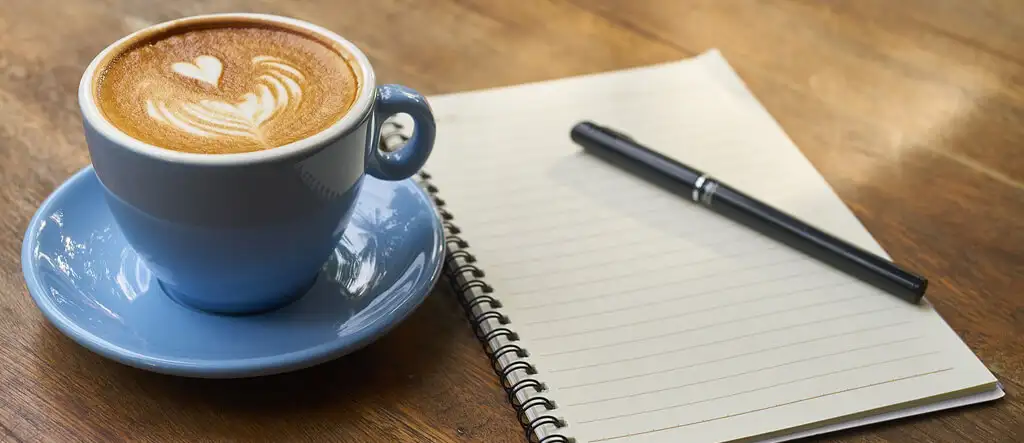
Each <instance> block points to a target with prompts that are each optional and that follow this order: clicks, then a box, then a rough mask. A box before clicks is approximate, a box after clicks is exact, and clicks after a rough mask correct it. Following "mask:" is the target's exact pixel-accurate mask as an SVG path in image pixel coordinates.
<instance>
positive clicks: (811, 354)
mask: <svg viewBox="0 0 1024 443" xmlns="http://www.w3.org/2000/svg"><path fill="white" fill-rule="evenodd" d="M430 102H431V104H432V106H433V108H434V112H435V115H436V118H437V121H438V135H437V140H436V145H435V146H436V147H435V149H434V152H433V154H432V156H431V159H430V160H429V161H428V163H427V165H426V167H425V168H424V172H423V173H422V174H421V176H420V180H419V182H420V183H421V185H422V186H423V187H424V188H425V189H426V190H428V191H429V192H431V193H432V194H433V195H434V197H435V201H436V203H437V207H438V211H439V213H440V215H441V217H442V218H443V219H444V224H445V228H446V230H447V233H446V234H447V245H448V252H447V254H448V260H447V276H448V278H447V280H448V281H449V282H451V284H452V285H453V286H454V288H455V291H456V293H457V294H459V296H460V297H461V298H462V302H463V303H464V306H465V307H466V311H467V315H468V317H469V321H470V323H471V324H472V325H473V326H474V328H475V330H476V333H477V335H478V336H479V338H480V340H481V343H482V344H483V346H484V347H485V349H486V351H487V354H488V355H489V356H490V358H491V361H492V364H493V366H494V369H495V371H496V373H497V375H498V377H499V379H500V380H501V382H502V384H503V385H504V387H505V389H506V391H507V393H508V401H509V402H510V403H511V405H512V406H513V407H514V410H515V411H516V413H517V415H518V418H519V420H520V422H521V423H522V424H523V427H524V430H525V437H526V439H528V440H529V441H540V442H544V443H554V442H569V441H572V442H577V443H585V442H589V443H602V442H609V443H626V442H681V441H685V442H721V441H782V440H788V439H793V438H797V437H804V436H808V435H814V434H820V433H824V432H829V431H833V430H837V429H842V428H847V427H851V426H858V425H863V424H867V423H871V422H878V421H883V420H890V419H893V418H898V417H901V416H906V415H912V414H920V413H924V412H928V411H934V410H938V409H945V408H951V407H955V406H959V405H965V404H968V403H975V402H980V401H985V400H992V399H996V398H999V397H1001V396H1002V395H1003V392H1002V390H1001V389H1000V386H999V385H998V383H997V381H996V379H995V377H994V376H993V375H992V374H991V373H990V372H989V371H988V370H987V369H986V368H985V366H984V365H983V364H982V363H981V362H980V361H979V359H978V358H976V357H975V355H974V354H973V353H972V352H971V351H970V349H968V348H967V346H965V344H964V343H963V342H962V341H961V340H960V339H959V337H958V336H957V335H956V334H955V333H954V332H953V331H952V330H951V329H950V328H949V327H948V326H947V325H946V323H945V322H944V321H943V320H942V318H941V317H940V316H939V315H938V314H937V313H936V312H935V311H934V310H933V309H932V308H931V307H930V306H929V305H927V303H926V304H924V305H921V306H914V305H911V304H909V303H906V302H904V301H902V300H900V299H897V298H896V297H893V296H890V295H887V294H883V293H881V292H879V291H877V290H875V289H873V288H871V287H869V286H867V285H865V284H862V283H860V282H858V281H855V280H853V279H851V278H849V277H847V276H846V275H845V274H841V273H838V272H836V271H834V270H832V269H831V268H829V267H827V266H825V265H822V264H820V263H818V262H816V261H814V260H812V259H810V258H808V257H806V256H804V255H802V254H800V253H799V252H796V251H794V250H791V249H788V248H787V247H785V246H783V245H780V244H778V243H775V242H773V241H772V240H770V239H768V238H766V237H762V236H761V235H759V234H757V233H755V232H752V231H750V230H747V229H745V228H743V227H741V226H740V225H737V224H733V223H731V222H730V221H728V220H725V219H723V218H721V217H719V216H717V215H716V214H714V213H712V212H710V211H707V210H704V209H702V208H700V207H698V206H694V205H691V204H689V203H688V202H686V201H683V200H680V198H679V197H678V196H676V195H674V194H670V193H667V192H665V191H663V190H661V188H658V187H655V186H652V185H649V184H647V183H646V182H644V181H642V180H640V179H637V178H635V177H633V176H631V175H629V174H626V173H624V172H622V171H621V170H619V169H617V168H615V167H614V166H611V165H608V164H606V163H604V162H602V161H600V160H597V159H595V158H591V157H590V156H588V155H587V154H585V153H583V152H582V151H581V150H580V149H579V148H578V147H577V146H575V145H574V144H573V143H572V142H571V141H570V139H569V130H570V128H571V127H572V125H573V124H575V123H576V122H578V121H581V120H593V121H596V122H598V123H601V124H607V125H610V126H612V127H615V128H617V129H620V130H623V131H624V132H626V133H628V134H629V135H631V136H632V137H634V138H636V139H637V140H638V141H640V142H641V143H644V144H646V145H648V146H651V147H653V148H655V149H658V150H660V151H662V152H663V153H665V154H667V155H669V156H672V157H675V158H677V159H679V160H680V161H682V162H684V163H688V164H691V165H693V166H694V167H697V168H698V169H702V170H704V171H706V172H708V173H710V174H712V175H714V176H718V177H719V178H721V179H722V180H723V181H725V182H727V183H730V184H732V185H733V186H735V187H737V188H739V189H740V190H742V191H744V192H747V193H749V194H751V195H753V196H754V197H756V198H760V199H762V200H764V201H766V202H767V203H769V204H771V205H775V206H777V207H779V208H782V209H783V210H785V211H787V212H790V213H792V214H794V215H796V216H797V217H799V218H802V219H804V220H807V221H808V222H810V223H811V224H813V225H816V226H818V227H819V228H822V229H823V230H825V231H828V232H830V233H832V234H834V235H837V236H839V237H842V238H845V239H847V240H849V241H852V242H854V243H856V244H858V245H860V246H862V247H864V248H866V249H868V250H871V251H873V252H876V253H878V254H880V255H882V256H886V254H885V251H884V250H882V248H881V247H880V246H879V245H878V244H877V243H876V242H875V241H874V240H873V239H872V237H871V235H870V234H869V233H868V232H867V230H866V229H865V228H864V227H863V226H862V225H861V224H860V223H859V222H858V220H857V219H856V217H855V216H854V215H853V213H852V212H851V211H850V210H849V209H848V208H847V207H846V206H845V205H844V204H843V202H842V201H841V200H840V199H839V198H838V196H837V195H836V194H835V193H834V192H833V191H832V190H831V188H830V187H829V185H828V184H827V182H826V181H825V180H824V179H823V178H822V177H821V176H820V175H819V174H818V173H817V172H816V171H815V169H814V168H813V166H812V165H811V164H810V162H809V161H808V160H806V159H805V158H804V157H803V156H802V155H801V153H800V151H799V149H798V148H797V147H796V146H795V145H794V144H793V143H792V142H791V141H790V139H789V138H788V137H787V136H786V135H785V133H784V132H783V131H782V129H781V128H780V127H779V125H778V124H777V123H776V122H775V121H774V120H773V119H772V118H771V117H770V116H769V115H768V113H767V112H766V111H765V109H764V108H763V107H762V106H761V105H760V104H759V103H758V102H757V100H756V99H755V98H754V97H753V96H752V95H751V94H750V92H749V91H748V90H747V89H746V87H745V86H744V84H743V83H742V81H741V80H740V79H739V77H738V76H737V75H736V74H735V73H734V72H733V71H732V70H731V68H730V67H729V65H728V63H727V62H726V61H725V59H724V58H723V57H722V56H721V54H719V53H718V52H717V51H709V52H707V53H704V54H701V55H699V56H697V57H694V58H692V59H687V60H682V61H678V62H674V63H665V64H659V65H654V66H647V67H640V68H634V69H628V70H622V71H616V72H604V73H598V74H592V75H585V76H578V77H572V78H565V79H559V80H552V81H545V82H538V83H532V84H525V85H516V86H510V87H503V88H495V89H489V90H482V91H470V92H463V93H456V94H450V95H443V96H437V97H432V98H431V99H430ZM392 123H393V125H392V126H390V129H389V130H388V132H387V133H386V134H385V136H384V137H383V140H384V143H386V144H387V145H388V146H391V147H393V146H396V145H398V144H400V143H401V142H402V140H403V139H404V138H405V137H407V136H408V134H409V131H410V127H409V122H408V121H405V120H403V119H396V120H394V121H393V122H392Z"/></svg>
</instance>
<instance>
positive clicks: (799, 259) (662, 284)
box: [502, 257, 809, 311]
mask: <svg viewBox="0 0 1024 443" xmlns="http://www.w3.org/2000/svg"><path fill="white" fill-rule="evenodd" d="M801 262H809V260H807V259H805V258H803V257H797V258H793V259H791V260H789V261H781V262H772V263H767V264H764V265H761V266H751V267H745V268H743V271H751V270H758V269H765V268H771V267H773V266H780V265H791V264H794V263H801ZM721 275H722V274H711V275H699V276H696V277H694V276H687V277H686V278H681V279H678V280H668V281H665V282H660V283H656V284H652V285H647V286H636V285H633V286H632V289H630V290H627V291H613V292H609V293H602V292H598V293H597V294H593V293H591V294H590V295H589V296H587V297H577V298H566V299H560V300H555V301H551V302H549V303H543V304H537V305H527V306H522V307H515V308H514V309H516V310H520V311H528V310H531V309H542V308H549V307H551V306H564V305H567V304H573V303H584V302H589V301H593V300H598V299H602V298H607V297H616V296H621V295H629V294H634V293H637V292H643V291H648V290H652V289H658V288H663V287H666V286H670V285H675V284H679V283H686V282H692V281H697V280H703V279H713V278H716V277H719V276H721ZM797 275H799V274H793V275H787V277H794V276H797ZM765 282H771V280H766V281H765ZM754 284H757V283H754ZM743 286H745V285H740V286H732V287H726V288H724V289H736V288H739V287H743ZM548 289H549V288H545V289H543V290H544V291H547V290H548ZM554 289H558V288H557V287H555V288H554ZM527 295H538V291H534V292H532V293H509V294H504V295H503V296H502V297H505V298H513V297H522V296H527ZM697 295H700V294H697Z"/></svg>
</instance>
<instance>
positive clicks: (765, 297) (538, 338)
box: [530, 282, 861, 341]
mask: <svg viewBox="0 0 1024 443" xmlns="http://www.w3.org/2000/svg"><path fill="white" fill-rule="evenodd" d="M853 285H854V284H853V283H842V284H838V285H837V284H835V283H834V282H829V283H828V284H825V285H821V286H817V287H812V288H807V289H801V290H798V291H788V292H781V293H778V294H769V295H761V296H756V297H751V298H749V299H745V300H742V301H739V302H736V303H727V304H722V305H716V306H711V307H708V308H704V309H696V310H693V311H686V312H680V313H676V314H671V315H663V316H660V317H647V318H642V319H640V320H639V321H635V322H630V323H623V324H618V325H611V326H602V327H599V328H591V329H584V330H580V331H572V332H566V333H558V334H552V335H547V336H544V335H540V336H533V337H531V338H530V339H531V340H532V341H544V340H553V339H561V338H565V337H574V336H577V335H583V334H589V333H591V332H602V331H614V330H616V329H621V328H628V327H630V326H636V325H637V324H640V323H645V324H649V323H655V322H660V321H665V320H676V319H679V318H681V317H686V316H690V315H694V314H702V313H708V312H711V311H717V310H720V309H726V308H731V307H735V306H742V305H745V304H748V303H756V302H759V301H765V300H773V299H777V298H781V297H789V296H792V295H797V294H805V293H808V292H812V291H818V290H822V289H835V288H840V287H843V286H853ZM860 297H861V296H860V295H854V296H852V297H847V298H845V299H838V300H840V301H842V300H852V299H854V298H860ZM676 301H678V300H676ZM833 302H835V301H834V300H833V301H829V302H825V303H815V304H810V305H802V306H795V307H788V308H786V309H781V310H778V311H769V312H766V313H762V314H758V315H755V316H751V317H744V318H743V320H749V319H751V318H758V317H762V316H764V315H772V314H777V313H780V312H790V311H793V310H799V309H802V308H805V307H813V306H820V305H822V304H831V303H833ZM718 324H720V323H716V324H712V325H709V327H711V326H717V325H718ZM698 329H700V328H698Z"/></svg>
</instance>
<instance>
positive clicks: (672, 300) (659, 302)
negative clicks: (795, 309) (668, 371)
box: [517, 274, 835, 326]
mask: <svg viewBox="0 0 1024 443" xmlns="http://www.w3.org/2000/svg"><path fill="white" fill-rule="evenodd" d="M794 277H800V278H807V275H806V274H794V275H782V276H778V275H776V276H774V277H773V278H769V279H765V280H758V281H753V282H747V283H741V284H737V285H732V286H720V287H717V288H715V289H712V290H710V291H702V292H695V293H692V294H684V295H683V296H681V297H679V296H677V297H672V298H666V299H664V300H655V301H650V302H647V303H644V302H635V303H631V304H630V305H629V307H628V308H612V309H606V310H604V311H593V312H587V313H585V314H576V315H569V316H565V317H555V318H547V319H542V320H533V321H524V322H517V323H518V324H521V325H527V326H529V325H541V324H547V323H555V322H562V321H566V320H576V319H580V318H593V317H594V316H599V315H608V314H618V315H621V314H622V313H624V312H629V311H635V310H639V309H644V308H650V307H653V306H661V305H666V304H670V303H678V302H680V301H684V300H689V299H692V298H696V297H701V296H706V295H713V294H719V293H722V292H728V291H732V290H736V289H743V288H749V287H756V286H761V285H764V284H766V283H776V282H781V281H785V280H789V279H791V278H794ZM702 278H704V277H702ZM675 283H678V282H670V283H664V284H658V285H657V286H649V287H642V288H636V289H633V290H630V291H625V292H616V293H614V294H612V295H624V294H631V293H635V292H643V291H650V290H654V289H660V288H665V287H669V286H675ZM834 284H835V283H834V282H830V283H829V284H828V285H823V286H821V287H815V288H810V289H821V288H823V287H829V286H830V285H834ZM771 295H773V294H766V296H771ZM594 298H602V297H594ZM584 300H593V298H587V299H584ZM753 300H756V299H753ZM522 309H526V308H522ZM690 312H697V311H690Z"/></svg>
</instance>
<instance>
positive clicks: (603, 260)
mask: <svg viewBox="0 0 1024 443" xmlns="http://www.w3.org/2000/svg"><path fill="white" fill-rule="evenodd" d="M744 240H745V239H742V238H729V239H726V240H724V241H720V242H715V243H706V244H702V245H700V246H702V247H719V248H722V247H724V246H727V245H746V246H748V247H749V243H750V242H748V241H744ZM765 249H769V248H764V247H761V248H758V249H757V252H761V251H763V250H765ZM770 249H771V250H780V249H782V247H781V246H777V247H773V248H770ZM631 253H632V254H636V256H631V255H629V254H630V253H628V252H624V251H622V252H618V253H612V254H600V255H597V254H588V255H589V256H598V257H600V260H599V261H591V262H583V263H581V262H580V261H576V262H572V261H559V259H561V258H568V257H573V256H578V255H580V254H566V255H557V254H552V255H551V256H549V257H548V258H547V259H546V260H545V262H546V263H547V266H545V267H543V268H538V269H536V270H534V272H533V273H530V272H516V273H515V276H514V277H506V278H504V279H502V280H503V281H504V282H514V281H519V280H530V279H532V278H533V277H536V276H538V275H548V274H553V273H567V272H574V271H582V270H591V269H592V268H595V267H599V266H610V265H617V264H621V263H622V262H623V261H624V260H629V259H631V258H636V259H637V260H638V261H645V262H659V261H661V260H662V259H667V258H669V257H676V256H683V257H687V258H694V260H687V261H685V262H675V261H672V262H670V261H669V260H664V261H665V262H666V263H667V265H666V266H660V267H656V268H648V269H649V270H657V269H667V268H672V267H675V266H680V265H685V264H689V263H696V262H705V261H707V259H708V257H703V259H701V257H693V255H694V254H693V251H692V250H689V249H683V248H674V249H667V250H661V251H658V250H655V251H644V250H642V249H638V250H633V251H632V252H631ZM750 253H751V250H750V249H743V250H740V251H735V252H732V253H722V254H716V255H715V256H714V258H713V259H712V260H723V259H728V258H734V257H742V256H747V255H750ZM555 263H562V264H563V266H567V267H564V268H563V267H558V266H557V265H555Z"/></svg>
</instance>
